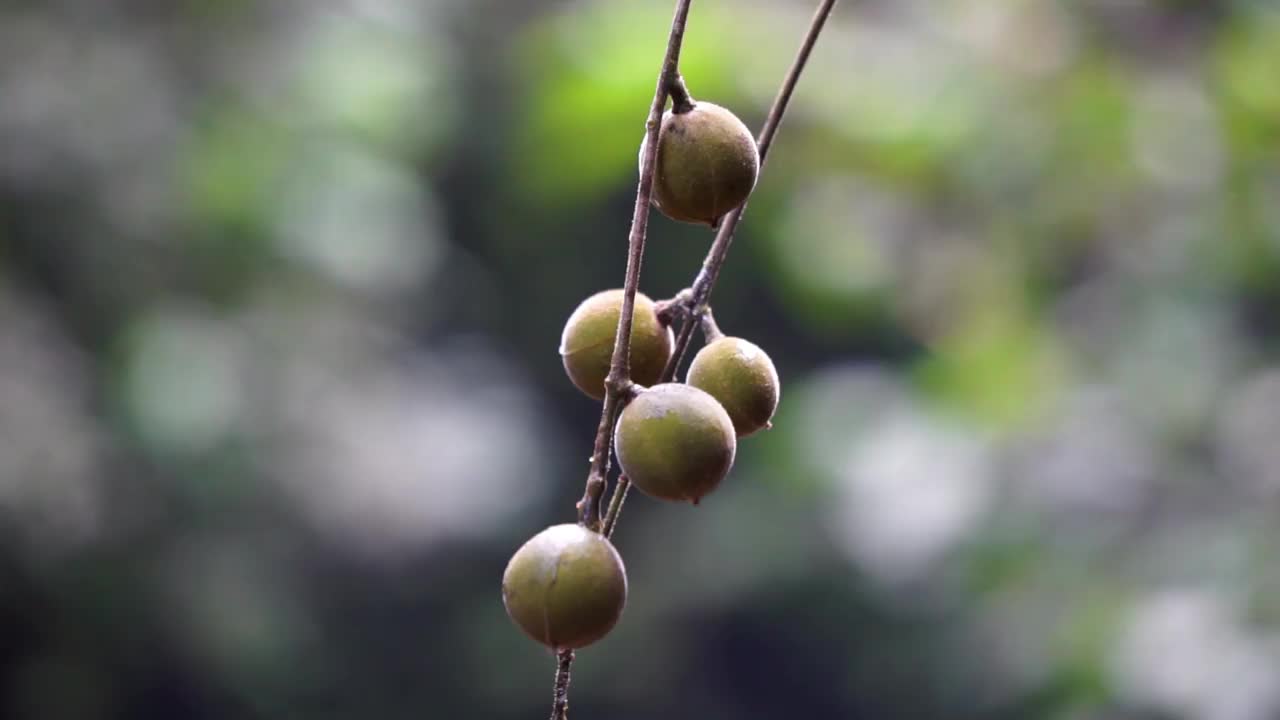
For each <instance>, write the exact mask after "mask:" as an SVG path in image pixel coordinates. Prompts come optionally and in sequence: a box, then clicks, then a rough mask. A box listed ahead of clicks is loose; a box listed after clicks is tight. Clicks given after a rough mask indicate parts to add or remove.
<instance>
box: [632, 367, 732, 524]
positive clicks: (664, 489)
mask: <svg viewBox="0 0 1280 720" xmlns="http://www.w3.org/2000/svg"><path fill="white" fill-rule="evenodd" d="M737 444H738V443H737V438H736V436H735V434H734V431H733V421H732V420H730V419H729V414H728V413H726V412H725V410H724V408H722V407H720V403H718V402H716V400H715V398H713V397H711V396H710V395H708V394H707V393H705V392H703V391H702V390H699V389H698V388H695V387H692V386H689V385H684V384H681V383H664V384H662V385H655V386H654V387H651V388H649V389H647V390H645V391H643V392H641V393H640V394H639V395H637V396H636V398H635V399H634V400H632V401H631V402H630V403H629V404H628V405H627V407H626V408H624V409H623V411H622V414H621V415H619V417H618V425H617V428H616V429H615V430H614V447H615V448H617V453H618V465H620V466H621V467H622V472H624V473H626V475H627V477H628V478H630V480H631V483H632V484H633V485H635V486H636V487H638V488H640V489H641V490H643V491H644V492H645V493H646V494H648V495H651V496H653V497H656V498H660V499H663V500H688V501H690V502H692V503H694V504H695V505H696V504H697V503H698V501H699V500H701V499H702V498H703V496H705V495H706V494H707V493H709V492H711V491H712V490H714V489H715V488H716V486H717V485H719V484H720V481H721V480H723V479H724V477H725V475H727V474H729V468H731V467H733V456H734V452H735V451H736V450H737Z"/></svg>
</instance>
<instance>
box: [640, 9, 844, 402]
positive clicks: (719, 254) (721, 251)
mask: <svg viewBox="0 0 1280 720" xmlns="http://www.w3.org/2000/svg"><path fill="white" fill-rule="evenodd" d="M835 4H836V0H822V2H820V3H819V4H818V9H817V11H816V12H814V14H813V20H812V21H811V22H810V24H809V31H808V32H807V33H806V34H805V36H804V41H803V42H802V43H801V44H800V50H799V51H797V52H796V58H795V60H794V61H792V63H791V69H790V70H788V71H787V76H786V78H784V79H783V81H782V87H781V88H780V89H779V90H778V95H777V97H776V98H774V100H773V107H771V108H769V115H768V116H767V117H766V118H765V121H764V127H762V128H761V129H760V137H759V138H758V139H757V140H756V145H757V146H758V147H759V148H760V170H761V171H762V172H763V171H764V163H765V159H766V158H767V157H768V155H769V148H770V147H772V145H773V139H774V137H775V136H777V134H778V127H779V126H780V125H781V124H782V118H783V116H784V115H785V114H786V112H787V105H788V104H789V103H790V102H791V96H792V95H793V94H794V93H795V90H796V84H797V83H799V82H800V75H801V73H803V72H804V66H805V65H806V64H807V63H808V62H809V56H810V55H811V54H812V53H813V46H814V44H815V43H817V42H818V35H820V34H821V33H822V28H823V26H824V25H826V23H827V18H828V17H830V16H831V10H832V9H833V8H834V7H835ZM746 209H747V204H746V203H743V204H742V205H741V206H739V207H738V208H737V209H735V210H733V211H731V212H730V213H728V214H727V215H726V216H725V217H724V219H723V221H722V222H721V223H720V230H719V231H718V232H717V233H716V239H715V242H713V243H711V249H710V250H709V251H707V257H706V259H705V260H703V262H702V269H701V270H700V271H699V272H698V277H697V278H696V279H694V281H693V285H691V286H690V288H691V289H692V291H693V292H692V293H691V297H690V300H689V305H688V310H689V313H688V317H687V318H686V319H685V322H684V324H683V325H682V326H681V327H680V333H679V335H678V336H677V337H676V345H675V351H674V352H673V353H672V354H671V360H669V361H668V362H667V366H666V368H664V369H663V371H662V382H671V381H672V380H674V379H675V376H676V372H677V371H678V370H679V368H680V364H681V363H682V362H684V356H685V353H686V352H688V350H689V341H690V339H692V337H693V330H694V328H695V327H697V325H698V319H699V318H700V317H701V316H702V314H703V313H704V312H706V306H707V301H708V300H710V298H711V291H712V290H713V289H715V285H716V280H717V279H719V277H720V269H721V268H722V267H724V261H725V258H726V257H728V255H729V246H730V245H732V244H733V233H734V231H735V230H737V228H738V222H739V221H740V220H742V214H743V213H744V212H746Z"/></svg>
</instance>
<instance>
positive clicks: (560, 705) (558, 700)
mask: <svg viewBox="0 0 1280 720" xmlns="http://www.w3.org/2000/svg"><path fill="white" fill-rule="evenodd" d="M557 657H559V659H560V662H559V663H558V664H557V665H556V684H555V689H554V690H553V695H554V697H553V698H552V701H551V720H569V666H571V665H573V651H572V650H561V651H560V652H559V653H558V654H557Z"/></svg>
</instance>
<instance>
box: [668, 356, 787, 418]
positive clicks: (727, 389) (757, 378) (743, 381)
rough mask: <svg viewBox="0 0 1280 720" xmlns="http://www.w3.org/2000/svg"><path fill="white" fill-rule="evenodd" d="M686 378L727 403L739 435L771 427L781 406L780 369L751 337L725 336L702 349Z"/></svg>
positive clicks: (725, 405)
mask: <svg viewBox="0 0 1280 720" xmlns="http://www.w3.org/2000/svg"><path fill="white" fill-rule="evenodd" d="M685 379H686V381H687V382H688V383H689V384H690V385H693V386H694V387H697V388H701V389H702V390H705V391H707V392H708V393H710V394H711V396H712V397H714V398H715V399H716V400H717V401H719V402H720V404H721V405H723V406H724V409H725V411H726V412H728V413H729V418H730V419H731V420H733V427H734V429H735V430H737V431H738V437H746V436H748V435H750V434H752V433H754V432H756V431H758V430H760V429H762V428H767V427H769V420H770V418H772V417H773V413H774V411H776V410H777V409H778V396H779V393H780V387H781V385H780V384H779V382H778V371H777V369H776V368H774V366H773V361H772V360H770V359H769V356H768V355H767V354H766V353H765V351H764V350H761V349H760V347H759V346H757V345H756V344H755V343H752V342H750V341H748V340H743V339H742V338H737V337H722V338H719V339H718V340H715V341H713V342H711V343H708V344H707V345H706V346H705V347H703V348H702V349H701V350H699V351H698V354H697V355H696V356H695V357H694V358H693V363H691V364H690V365H689V374H688V375H687V376H686V378H685Z"/></svg>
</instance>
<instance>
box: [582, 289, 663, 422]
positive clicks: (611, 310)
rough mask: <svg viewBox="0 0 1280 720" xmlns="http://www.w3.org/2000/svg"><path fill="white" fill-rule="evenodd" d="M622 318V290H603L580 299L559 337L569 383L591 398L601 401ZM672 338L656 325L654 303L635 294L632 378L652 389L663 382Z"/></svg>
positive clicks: (632, 330) (659, 324)
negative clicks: (655, 384) (619, 317)
mask: <svg viewBox="0 0 1280 720" xmlns="http://www.w3.org/2000/svg"><path fill="white" fill-rule="evenodd" d="M621 314H622V290H620V289H615V290H603V291H601V292H598V293H596V294H595V295H592V296H591V297H589V298H587V299H586V300H583V301H582V303H581V304H579V305H578V307H577V308H576V309H575V310H574V311H573V313H572V314H571V315H569V319H568V321H566V322H565V325H564V331H563V332H562V333H561V335H560V359H561V360H562V361H563V362H564V370H565V372H566V373H568V375H569V379H570V380H572V381H573V384H574V385H576V386H577V387H578V389H579V390H581V391H582V392H584V393H586V394H587V395H588V396H589V397H592V398H595V399H596V400H603V399H604V379H605V376H606V375H608V374H609V361H610V360H612V359H613V342H614V339H615V338H616V337H617V336H618V316H619V315H621ZM674 344H675V339H674V337H673V336H672V332H671V328H670V327H664V326H663V325H662V324H661V323H659V322H658V314H657V310H656V307H655V305H654V302H653V300H651V299H650V298H649V296H647V295H645V294H644V293H636V305H635V315H634V316H633V318H632V321H631V379H632V381H634V382H636V383H638V384H640V385H652V384H654V383H656V382H658V380H659V379H661V378H662V371H663V369H664V368H665V367H666V365H667V360H669V359H670V358H671V351H672V347H673V346H674Z"/></svg>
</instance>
